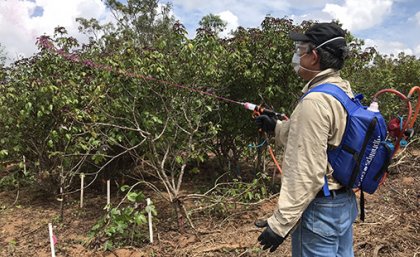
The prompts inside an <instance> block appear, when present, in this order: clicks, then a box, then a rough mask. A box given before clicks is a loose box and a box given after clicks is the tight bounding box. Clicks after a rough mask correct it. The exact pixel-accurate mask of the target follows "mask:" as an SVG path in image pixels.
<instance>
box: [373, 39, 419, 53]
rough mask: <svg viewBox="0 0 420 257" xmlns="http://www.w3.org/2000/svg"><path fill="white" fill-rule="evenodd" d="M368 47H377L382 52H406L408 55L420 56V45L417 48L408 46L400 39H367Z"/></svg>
mask: <svg viewBox="0 0 420 257" xmlns="http://www.w3.org/2000/svg"><path fill="white" fill-rule="evenodd" d="M365 46H366V47H375V48H376V50H378V51H379V53H380V54H386V55H388V56H389V55H391V54H392V55H394V56H397V55H398V54H399V53H401V52H404V53H405V54H407V55H416V56H418V57H420V45H418V46H417V47H416V49H411V48H410V47H407V45H406V44H405V43H402V42H399V41H384V40H374V39H366V40H365Z"/></svg>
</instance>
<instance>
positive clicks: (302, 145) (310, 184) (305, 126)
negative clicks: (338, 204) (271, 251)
mask: <svg viewBox="0 0 420 257" xmlns="http://www.w3.org/2000/svg"><path fill="white" fill-rule="evenodd" d="M323 83H332V84H335V85H337V86H339V87H340V88H342V89H344V91H345V92H346V93H347V94H348V95H349V96H350V97H354V96H353V93H352V91H351V88H350V84H349V83H348V81H345V80H343V79H342V78H341V77H340V74H339V72H337V71H335V70H333V69H327V70H324V71H322V72H320V73H319V74H317V75H316V76H315V77H314V78H313V79H312V80H311V81H309V82H308V83H307V84H306V85H305V87H304V88H303V90H302V92H303V93H306V92H307V91H308V90H309V89H311V88H313V87H316V86H318V85H320V84H323ZM346 118H347V113H346V111H345V109H344V107H343V106H342V105H341V103H340V102H339V101H338V100H336V99H335V98H334V97H333V96H331V95H328V94H325V93H319V92H314V93H311V94H308V95H307V96H305V98H303V100H301V101H300V102H299V103H298V105H297V106H296V108H295V110H294V111H293V113H292V115H291V116H290V119H289V120H288V121H278V122H277V125H276V128H275V140H276V144H277V145H282V146H285V154H284V159H283V165H282V167H283V175H282V185H281V190H280V196H279V199H278V206H277V208H276V210H275V211H274V214H273V215H272V216H271V217H270V218H269V219H268V224H269V225H270V227H271V228H272V229H273V230H274V232H276V233H277V234H278V235H280V236H282V237H284V236H286V235H287V234H288V233H289V232H290V230H291V229H292V228H293V227H294V226H295V225H296V224H297V223H298V221H299V219H300V217H301V216H302V213H303V211H304V210H305V209H306V208H307V207H308V205H309V204H310V202H311V201H312V200H313V199H314V198H315V196H316V194H317V193H318V192H319V191H320V190H321V189H322V186H323V185H324V181H325V178H324V177H325V174H327V177H328V186H329V189H330V190H335V189H339V188H341V187H342V186H341V185H340V184H339V183H338V182H336V181H335V180H334V179H333V178H332V176H331V174H332V172H333V170H332V168H331V166H330V165H329V163H328V160H327V147H328V146H338V145H339V144H340V142H341V139H342V136H343V133H344V129H345V126H346Z"/></svg>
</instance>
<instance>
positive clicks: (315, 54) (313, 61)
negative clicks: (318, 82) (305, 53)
mask: <svg viewBox="0 0 420 257" xmlns="http://www.w3.org/2000/svg"><path fill="white" fill-rule="evenodd" d="M311 58H312V59H311V64H312V65H317V64H319V61H320V56H319V54H318V52H317V51H316V50H315V49H313V50H312V54H311Z"/></svg>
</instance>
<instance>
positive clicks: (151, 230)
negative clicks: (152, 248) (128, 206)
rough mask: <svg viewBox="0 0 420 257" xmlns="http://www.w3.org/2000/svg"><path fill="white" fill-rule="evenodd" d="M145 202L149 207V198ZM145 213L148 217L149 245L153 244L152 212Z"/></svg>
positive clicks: (150, 202)
mask: <svg viewBox="0 0 420 257" xmlns="http://www.w3.org/2000/svg"><path fill="white" fill-rule="evenodd" d="M146 202H147V206H150V205H151V204H152V201H150V198H147V199H146ZM147 212H148V215H149V238H150V243H152V244H153V226H152V212H151V211H150V210H147Z"/></svg>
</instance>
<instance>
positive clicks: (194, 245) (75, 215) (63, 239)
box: [0, 150, 420, 257]
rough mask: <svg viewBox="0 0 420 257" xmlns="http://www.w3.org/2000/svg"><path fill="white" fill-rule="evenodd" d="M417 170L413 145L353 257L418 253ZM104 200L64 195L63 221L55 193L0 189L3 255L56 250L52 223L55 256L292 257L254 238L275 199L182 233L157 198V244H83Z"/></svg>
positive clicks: (202, 219) (371, 213)
mask: <svg viewBox="0 0 420 257" xmlns="http://www.w3.org/2000/svg"><path fill="white" fill-rule="evenodd" d="M419 173H420V151H419V150H414V151H411V152H409V153H406V157H405V158H404V159H403V160H402V161H401V162H400V163H399V164H398V165H397V166H396V167H394V168H392V169H391V175H390V176H389V178H388V180H387V182H386V183H385V184H384V185H383V186H382V187H381V188H380V189H379V190H378V191H377V192H376V193H375V194H374V195H366V215H367V216H366V220H365V222H361V221H360V220H357V222H356V224H355V225H354V249H355V255H356V256H360V257H361V256H367V257H372V256H373V257H376V256H385V257H390V256H407V257H415V256H420V234H419V233H420V217H419V206H420V185H419V182H420V181H419V180H420V174H419ZM190 190H191V191H192V187H191V188H190ZM186 191H188V188H186ZM152 199H157V196H156V197H155V196H152ZM115 201H118V199H115ZM105 203H106V199H105V194H99V193H97V192H96V193H95V192H90V193H89V192H88V194H87V196H86V197H85V208H83V209H80V208H79V201H78V199H77V196H74V197H73V199H68V200H67V204H66V206H65V213H64V221H63V222H59V221H58V217H59V202H58V201H57V199H52V198H51V197H49V196H46V195H45V194H42V193H40V192H34V191H33V190H20V191H19V195H17V192H16V191H13V192H8V191H4V192H0V256H25V257H26V256H40V257H44V256H45V257H46V256H51V253H50V246H49V238H48V223H49V222H52V223H53V224H54V231H55V235H56V236H57V238H58V242H57V244H56V252H57V256H118V257H140V256H179V257H181V256H197V257H204V256H291V252H290V239H287V240H286V242H285V243H283V245H281V246H280V247H279V249H278V250H277V251H276V252H275V253H272V254H269V253H267V252H265V251H262V250H261V249H260V247H259V245H258V243H257V237H258V235H259V233H260V232H261V230H260V229H257V228H255V227H254V225H253V222H254V220H255V219H257V218H262V217H267V216H270V214H271V213H272V211H273V209H274V208H275V206H276V203H277V197H273V198H271V199H268V200H267V201H264V202H262V203H260V204H256V205H251V206H238V207H237V208H236V209H234V210H232V211H230V212H229V213H225V214H224V215H210V214H203V213H201V214H196V215H193V216H192V221H193V223H194V225H195V227H196V230H192V229H191V228H187V229H186V231H185V232H184V233H180V232H178V229H177V227H176V222H175V219H174V215H173V213H172V211H170V208H169V207H170V206H168V204H167V203H164V202H160V201H157V202H156V208H157V210H158V213H159V214H158V217H157V220H156V223H155V228H154V229H155V242H154V244H152V245H151V244H147V243H143V247H141V248H134V247H126V248H122V249H116V250H113V251H107V252H104V251H101V250H98V249H89V248H87V247H86V246H85V242H86V241H87V240H88V236H87V234H88V232H89V230H90V228H91V227H92V226H93V225H94V224H95V222H96V220H97V219H98V218H99V217H100V216H102V215H104V210H103V208H104V206H105ZM162 210H166V212H165V211H162Z"/></svg>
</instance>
